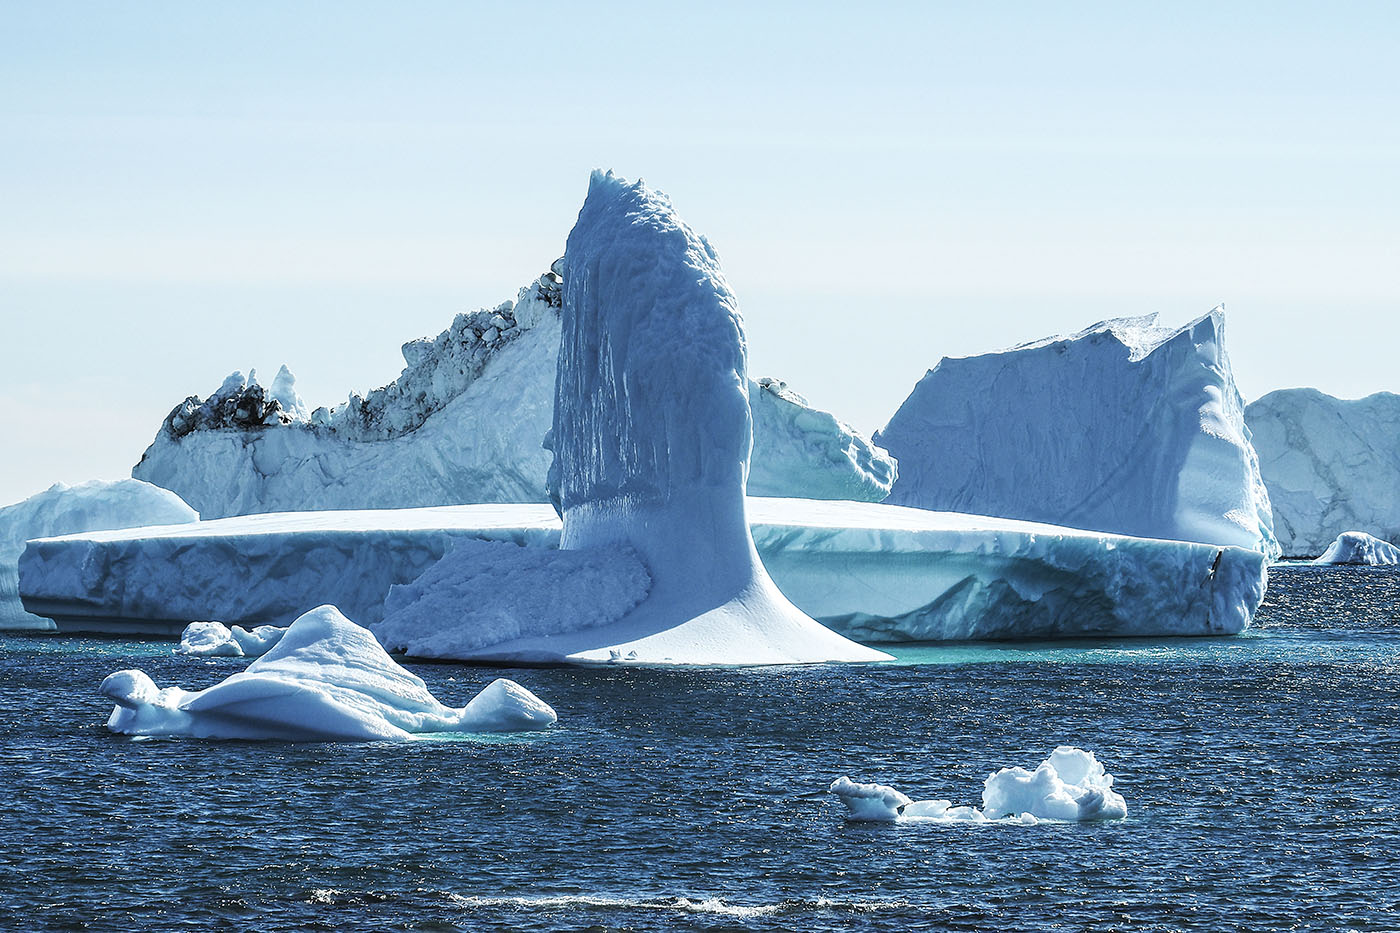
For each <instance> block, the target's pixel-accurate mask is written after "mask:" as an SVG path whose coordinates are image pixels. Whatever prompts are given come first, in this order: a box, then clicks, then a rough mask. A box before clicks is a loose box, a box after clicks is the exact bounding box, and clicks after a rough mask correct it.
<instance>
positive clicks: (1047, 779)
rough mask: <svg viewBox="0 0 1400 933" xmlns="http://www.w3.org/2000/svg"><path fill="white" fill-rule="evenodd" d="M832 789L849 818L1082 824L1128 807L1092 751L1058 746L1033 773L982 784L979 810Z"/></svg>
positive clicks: (872, 788) (852, 788)
mask: <svg viewBox="0 0 1400 933" xmlns="http://www.w3.org/2000/svg"><path fill="white" fill-rule="evenodd" d="M831 793H833V794H835V795H836V796H837V797H839V798H840V799H841V802H842V803H843V804H845V806H846V819H848V820H851V821H853V822H879V823H893V822H896V821H921V820H923V821H937V822H954V821H962V822H974V823H982V822H987V821H988V820H1018V821H1020V822H1022V823H1037V822H1039V821H1041V820H1055V821H1060V822H1086V821H1090V820H1121V819H1123V818H1124V817H1125V816H1127V815H1128V805H1127V803H1126V802H1125V801H1124V800H1123V797H1122V796H1121V795H1120V794H1118V793H1117V792H1116V791H1115V790H1114V789H1113V776H1112V775H1111V774H1106V773H1105V772H1104V768H1103V765H1102V764H1100V763H1099V761H1098V759H1097V758H1095V757H1094V753H1093V752H1086V751H1084V750H1083V749H1079V748H1075V747H1073V746H1070V745H1061V746H1060V747H1059V748H1056V749H1055V750H1054V751H1053V752H1051V753H1050V757H1049V758H1047V759H1045V760H1044V761H1043V762H1041V763H1040V766H1039V767H1037V768H1036V769H1035V770H1034V771H1027V770H1026V769H1024V768H1002V769H1001V770H1000V771H997V772H996V773H995V774H991V775H988V777H987V780H986V781H985V782H983V785H982V808H981V809H980V810H979V809H977V808H975V807H969V806H963V807H955V806H953V805H952V802H951V801H948V800H911V799H910V798H909V797H907V796H905V795H904V794H902V793H900V792H899V791H897V790H895V789H894V788H892V787H886V786H885V785H883V784H859V783H856V782H855V781H852V780H851V779H850V778H848V777H842V778H838V779H837V780H836V781H834V782H833V783H832V785H831Z"/></svg>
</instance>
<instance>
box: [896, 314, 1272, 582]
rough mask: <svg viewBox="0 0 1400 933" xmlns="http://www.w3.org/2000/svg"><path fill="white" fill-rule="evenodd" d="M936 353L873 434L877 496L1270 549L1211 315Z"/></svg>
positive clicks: (1117, 324)
mask: <svg viewBox="0 0 1400 933" xmlns="http://www.w3.org/2000/svg"><path fill="white" fill-rule="evenodd" d="M1155 321H1156V316H1155V315H1152V316H1148V317H1141V318H1123V319H1119V320H1113V321H1106V322H1103V323H1101V324H1095V325H1094V326H1093V327H1090V328H1088V329H1087V330H1085V331H1082V332H1080V333H1078V334H1075V335H1073V336H1070V337H1049V338H1046V339H1044V340H1039V341H1036V342H1034V343H1028V344H1024V345H1022V346H1019V347H1013V348H1012V349H1009V350H1003V351H999V352H995V353H986V354H982V355H980V356H972V357H966V358H961V359H944V360H942V361H941V362H940V363H939V364H938V366H936V367H935V368H934V369H932V370H930V371H929V372H928V374H927V375H926V376H924V378H923V379H922V380H920V382H919V383H918V385H916V386H915V387H914V391H913V392H912V393H911V394H910V395H909V397H908V398H907V399H906V400H905V402H904V404H903V405H901V406H900V408H899V410H898V411H897V412H896V413H895V415H894V417H893V418H891V419H890V422H889V424H888V425H886V426H885V427H884V428H883V429H882V430H880V431H878V432H876V435H875V441H876V443H878V444H881V445H883V446H884V447H885V448H887V449H888V450H889V452H890V453H891V454H893V455H894V456H895V458H896V459H897V460H898V461H899V476H898V479H897V480H896V482H895V484H894V489H893V490H892V491H891V493H890V497H889V499H888V500H887V501H888V502H890V503H891V504H897V505H910V506H917V507H919V508H925V509H934V510H948V511H954V512H970V513H975V514H979V515H999V516H1005V517H1007V518H1020V519H1026V520H1029V521H1037V522H1048V523H1051V524H1055V525H1063V526H1068V527H1071V528H1085V529H1089V530H1094V531H1106V532H1113V533H1116V534H1124V535H1133V536H1136V537H1146V538H1165V539H1171V540H1180V541H1196V542H1201V543H1205V544H1215V545H1225V546H1232V547H1243V548H1250V549H1252V550H1256V551H1260V552H1262V553H1264V554H1266V555H1268V556H1270V557H1276V556H1277V555H1278V545H1277V543H1276V542H1275V540H1274V534H1273V527H1272V525H1273V520H1272V512H1271V509H1270V506H1269V493H1268V492H1266V491H1265V487H1264V482H1263V481H1262V480H1261V479H1260V473H1259V464H1258V459H1257V456H1256V454H1255V452H1254V448H1253V446H1252V445H1251V443H1250V433H1249V429H1248V428H1247V427H1246V426H1245V421H1244V402H1243V400H1242V399H1241V397H1240V394H1239V392H1238V390H1237V389H1236V388H1235V380H1234V375H1233V372H1232V370H1231V368H1230V361H1229V357H1228V356H1227V355H1226V353H1225V347H1224V337H1225V317H1224V313H1223V310H1222V309H1221V308H1216V309H1215V310H1213V311H1211V312H1210V313H1209V314H1207V315H1205V316H1204V317H1202V318H1199V319H1198V320H1195V321H1192V322H1191V323H1190V324H1187V325H1186V326H1185V327H1182V328H1180V329H1177V330H1171V329H1169V328H1165V327H1159V326H1157V325H1156V323H1155Z"/></svg>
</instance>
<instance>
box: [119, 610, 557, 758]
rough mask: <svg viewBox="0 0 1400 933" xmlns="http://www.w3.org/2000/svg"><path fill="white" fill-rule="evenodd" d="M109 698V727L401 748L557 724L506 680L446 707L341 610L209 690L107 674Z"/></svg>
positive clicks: (306, 623)
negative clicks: (433, 738) (446, 736)
mask: <svg viewBox="0 0 1400 933" xmlns="http://www.w3.org/2000/svg"><path fill="white" fill-rule="evenodd" d="M101 693H102V695H103V696H105V697H107V698H109V699H111V700H112V701H113V702H114V703H116V706H115V707H114V708H113V710H112V715H111V717H110V719H109V720H108V722H107V728H109V729H111V730H112V731H113V732H120V733H124V734H127V735H143V736H175V735H178V736H189V737H193V738H204V739H281V740H287V741H375V740H379V741H401V740H405V739H409V738H412V737H413V736H414V735H417V734H422V733H434V732H515V731H525V730H537V729H546V728H548V727H550V726H551V725H553V724H554V722H555V721H556V719H557V716H556V715H555V713H554V710H552V709H550V708H549V706H548V705H546V704H545V703H544V702H543V701H541V700H540V699H539V698H538V697H536V696H535V695H534V694H532V693H530V692H529V691H528V690H526V689H525V688H524V687H521V686H520V685H519V684H517V683H515V682H513V681H510V680H504V679H501V680H496V681H494V682H493V683H492V684H490V685H489V686H488V687H487V688H486V689H485V690H482V691H481V693H479V694H478V695H477V696H476V697H475V698H473V699H472V700H471V702H469V703H468V704H467V705H466V707H464V708H461V709H454V708H452V707H448V706H444V705H443V704H441V703H439V702H438V701H437V699H436V698H435V697H434V696H433V695H432V694H431V693H429V692H428V688H427V686H426V685H425V684H424V683H423V681H422V679H421V678H419V677H417V676H416V675H414V674H411V673H409V672H408V671H406V670H404V669H403V668H402V667H400V666H399V665H398V664H396V663H395V662H394V660H393V659H392V658H390V657H389V655H388V654H387V653H386V652H385V651H384V649H383V648H382V647H380V645H379V642H377V641H375V639H374V636H373V635H371V634H370V632H369V630H368V629H365V628H362V627H360V626H358V625H356V624H355V623H353V622H351V621H350V620H349V619H347V618H345V616H343V615H341V613H340V612H339V611H338V610H337V609H336V608H335V607H334V606H321V607H319V608H317V609H313V610H311V611H310V612H308V613H306V614H305V615H303V616H301V617H300V618H299V619H297V620H296V621H295V622H293V623H292V625H291V626H290V627H289V628H288V629H287V631H286V633H285V634H284V635H283V636H282V638H281V640H280V641H279V642H278V643H277V644H276V645H275V646H274V647H273V648H272V649H271V650H270V651H269V652H268V653H267V654H265V655H263V656H262V657H261V658H259V659H258V660H256V661H254V662H253V663H252V664H250V665H248V668H247V670H244V671H241V672H240V673H237V674H234V675H232V676H230V677H229V678H227V679H226V680H224V681H222V682H221V683H218V684H215V685H214V686H212V687H208V688H206V689H204V690H196V691H186V690H182V689H181V688H179V687H165V688H163V689H162V688H159V687H157V686H156V685H155V683H154V682H152V680H151V678H150V677H149V676H147V675H146V674H145V673H144V672H142V671H139V670H125V671H118V672H116V673H114V674H111V675H110V676H108V677H107V679H106V680H104V681H103V682H102V686H101Z"/></svg>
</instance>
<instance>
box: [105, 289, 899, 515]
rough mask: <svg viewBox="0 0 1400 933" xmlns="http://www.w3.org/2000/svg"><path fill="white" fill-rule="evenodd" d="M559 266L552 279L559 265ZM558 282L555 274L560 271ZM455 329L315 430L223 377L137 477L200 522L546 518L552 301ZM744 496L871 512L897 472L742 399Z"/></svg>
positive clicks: (843, 432) (169, 432) (824, 422)
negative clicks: (501, 505)
mask: <svg viewBox="0 0 1400 933" xmlns="http://www.w3.org/2000/svg"><path fill="white" fill-rule="evenodd" d="M556 265H558V264H557V263H556ZM561 268H562V266H561ZM548 275H549V276H550V278H548V279H543V278H542V280H541V281H539V282H535V283H532V284H531V285H528V286H526V287H525V288H522V289H520V292H519V296H518V298H517V300H516V301H514V302H509V301H508V302H505V303H504V304H501V305H499V306H497V307H495V308H489V309H484V310H481V311H476V312H473V313H470V314H459V315H457V317H456V319H455V320H454V321H453V322H452V325H451V326H450V327H448V328H447V329H446V330H444V331H443V332H442V333H440V334H438V335H437V336H436V337H434V338H431V339H429V338H424V339H421V340H413V341H410V342H408V343H406V344H404V346H403V357H404V361H405V363H406V366H405V368H404V370H403V372H402V374H400V376H399V377H398V379H396V380H395V381H394V382H392V383H390V384H389V385H387V386H384V387H383V388H380V389H376V390H374V391H373V392H370V393H369V394H368V395H367V396H363V397H362V396H360V395H357V394H352V395H351V396H350V398H349V400H348V401H346V402H344V403H342V404H340V405H337V406H336V407H334V408H331V409H326V408H320V409H317V410H316V411H314V412H311V413H310V414H308V413H307V411H306V405H305V403H304V402H303V401H302V399H301V397H300V396H299V395H297V393H296V390H295V384H296V380H295V378H294V377H293V376H292V374H291V373H290V372H289V371H288V369H287V367H285V366H283V367H282V369H281V370H280V371H279V372H278V374H277V377H276V378H275V379H274V380H273V383H272V386H271V388H270V389H268V388H264V387H263V386H261V385H260V384H259V383H258V381H257V377H256V374H252V375H250V376H244V374H243V373H241V372H238V373H233V374H232V375H230V376H229V377H228V378H227V379H225V380H224V383H223V384H222V385H221V386H220V387H219V389H218V390H217V391H216V392H215V393H214V394H213V395H211V396H210V397H209V398H207V399H200V398H199V397H197V396H191V397H190V398H188V399H186V400H185V401H184V402H182V403H180V404H179V405H178V406H176V407H175V409H174V410H173V411H171V412H170V414H169V415H168V416H167V417H166V419H165V422H164V423H163V424H162V425H161V428H160V430H159V432H158V433H157V434H156V438H155V440H154V441H153V442H152V443H151V445H150V447H149V448H147V450H146V452H145V455H144V456H143V457H142V458H141V462H140V463H138V464H137V465H136V467H135V468H134V469H133V470H132V475H133V476H135V477H137V478H139V479H143V480H146V481H148V482H151V483H155V484H157V485H159V486H163V487H165V488H167V489H172V490H175V491H176V492H178V493H180V494H181V495H182V496H184V497H185V498H186V500H187V501H188V502H190V503H191V504H192V505H193V506H194V507H195V508H197V509H199V511H200V513H201V514H202V515H204V517H205V518H221V517H225V516H230V515H245V514H253V513H263V512H280V511H291V510H303V509H311V510H314V509H380V508H414V507H420V506H432V505H457V504H463V503H477V502H507V503H513V502H545V501H548V499H549V494H548V490H547V473H548V470H549V464H550V459H551V458H550V453H549V451H548V450H546V449H544V447H542V446H541V445H542V442H543V441H544V438H545V435H546V434H547V433H548V431H549V429H550V426H551V423H552V413H553V406H554V378H555V372H556V369H557V366H558V356H559V340H560V322H559V314H560V302H561V293H560V291H559V286H558V284H557V283H556V282H555V280H556V279H558V275H557V273H549V274H548ZM749 397H750V399H751V401H752V410H753V425H754V458H753V469H752V472H751V475H750V479H749V488H750V492H751V493H752V494H754V495H772V496H803V497H807V498H821V499H855V500H861V501H871V502H875V501H879V500H880V499H883V498H884V497H885V496H886V495H888V494H889V491H890V486H891V485H892V483H893V482H894V476H895V462H894V459H893V458H892V457H890V456H889V454H888V453H886V452H885V451H884V450H882V449H880V448H878V447H876V446H875V445H873V444H872V443H871V442H870V441H869V440H868V439H866V438H865V437H863V436H862V435H861V434H860V433H859V432H857V431H856V430H855V429H854V428H852V427H850V426H849V425H847V424H845V423H844V422H842V421H840V420H839V419H837V418H836V417H835V416H833V415H831V414H828V413H827V412H824V411H821V410H819V409H814V408H812V407H811V406H810V405H808V404H807V402H806V400H805V399H803V398H802V396H800V395H798V394H796V393H795V392H793V391H791V390H790V389H788V388H787V386H786V385H785V384H784V383H782V382H781V381H779V380H773V379H764V380H761V381H760V382H750V383H749Z"/></svg>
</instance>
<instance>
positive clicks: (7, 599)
mask: <svg viewBox="0 0 1400 933" xmlns="http://www.w3.org/2000/svg"><path fill="white" fill-rule="evenodd" d="M198 520H199V514H198V513H196V512H195V511H194V510H193V509H191V508H190V507H189V506H188V505H186V504H185V503H184V502H182V501H180V497H179V496H177V495H175V494H174V493H173V492H169V491H167V490H165V489H161V488H159V487H156V486H152V485H150V484H149V483H143V482H140V481H139V480H134V479H122V480H117V481H115V482H107V481H104V480H90V481H88V482H86V483H79V484H78V485H76V486H68V485H65V484H64V483H55V484H54V485H53V486H50V487H49V488H48V489H46V490H45V491H43V492H41V493H38V494H36V495H33V496H30V497H29V498H28V499H25V500H23V501H22V502H16V503H14V504H13V505H7V506H5V507H4V508H0V629H51V628H53V622H51V621H50V620H49V619H47V618H43V617H40V616H36V615H32V614H30V613H28V612H25V611H24V606H23V605H22V604H21V602H20V595H19V559H20V555H21V554H22V553H23V552H24V547H25V542H27V541H29V540H30V539H32V538H48V537H52V536H54V535H65V534H72V533H74V532H83V531H99V530H104V529H110V528H131V527H134V526H138V525H173V524H183V523H187V522H195V521H198Z"/></svg>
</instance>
